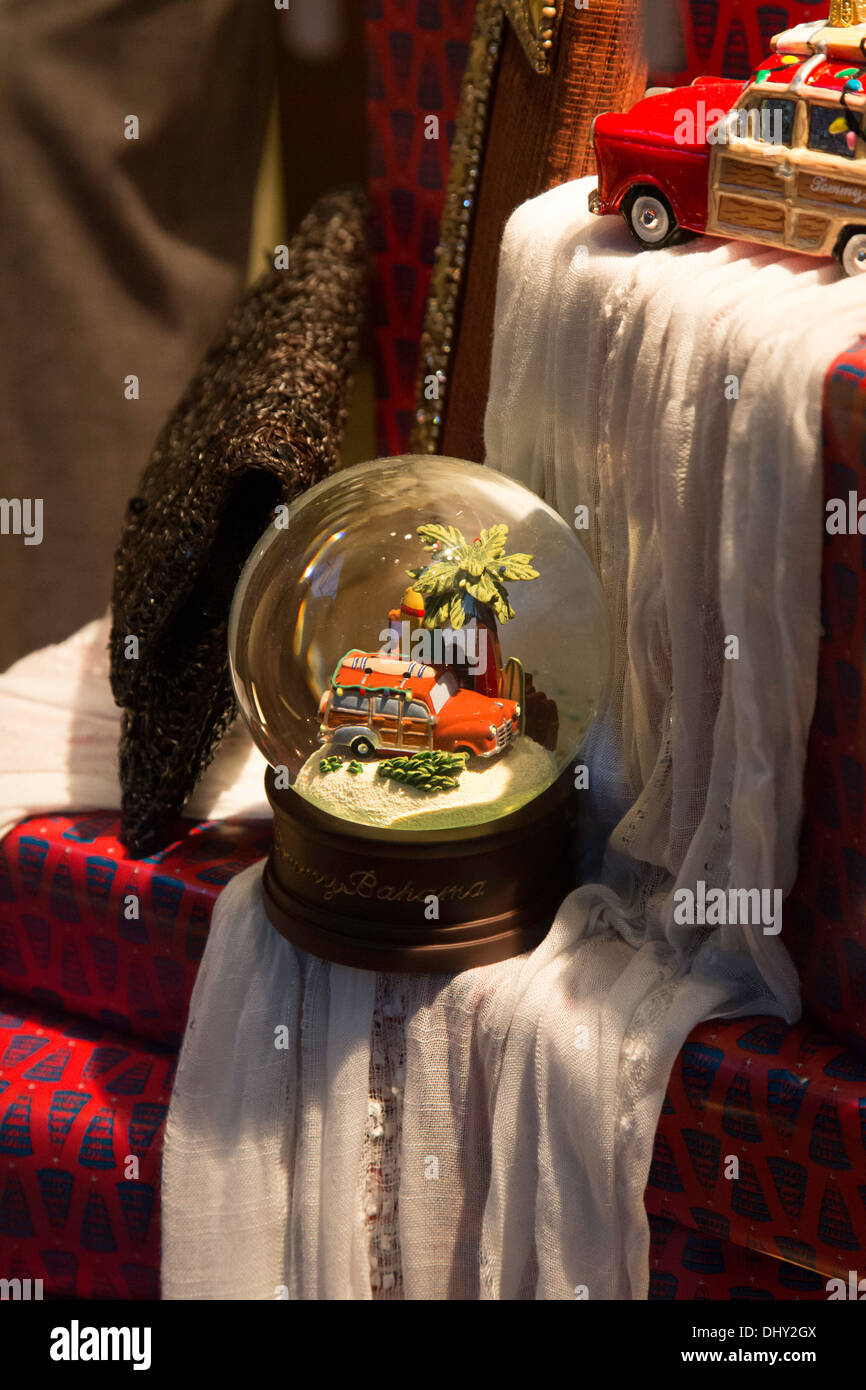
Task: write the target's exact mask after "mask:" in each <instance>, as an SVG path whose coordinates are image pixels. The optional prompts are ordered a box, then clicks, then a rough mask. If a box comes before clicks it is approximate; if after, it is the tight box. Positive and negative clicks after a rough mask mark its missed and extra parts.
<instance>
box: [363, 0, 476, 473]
mask: <svg viewBox="0 0 866 1390" xmlns="http://www.w3.org/2000/svg"><path fill="white" fill-rule="evenodd" d="M366 6H367V92H368V100H367V121H368V127H369V131H370V200H371V203H372V209H373V215H372V235H373V250H374V255H375V258H376V329H375V333H376V372H377V383H376V395H377V401H378V406H377V431H376V432H377V441H376V446H377V449H378V451H379V453H380V454H381V455H390V454H399V453H402V452H403V451H404V450H405V448H406V446H407V444H408V440H409V431H410V429H411V426H412V416H413V413H414V410H415V378H416V376H417V372H418V344H419V341H420V337H421V327H422V324H423V322H424V306H425V303H426V299H427V290H428V287H429V284H430V274H431V271H432V269H433V256H434V253H435V250H436V244H437V242H438V240H439V221H440V218H441V215H442V208H443V206H444V202H445V189H446V185H447V183H448V170H449V165H450V147H451V139H452V136H453V134H454V118H455V116H456V113H457V102H458V98H459V95H460V83H461V81H462V78H463V69H464V67H465V66H466V57H467V53H468V45H469V39H470V37H471V35H472V25H473V20H474V16H475V0H366ZM427 116H436V117H438V120H439V138H438V139H427V138H426V134H425V118H426V117H427Z"/></svg>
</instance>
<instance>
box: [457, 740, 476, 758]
mask: <svg viewBox="0 0 866 1390" xmlns="http://www.w3.org/2000/svg"><path fill="white" fill-rule="evenodd" d="M454 752H455V753H465V754H466V756H467V757H469V758H474V757H475V749H474V748H470V747H469V744H468V743H459V744H458V745H457V747H456V748H455V749H454Z"/></svg>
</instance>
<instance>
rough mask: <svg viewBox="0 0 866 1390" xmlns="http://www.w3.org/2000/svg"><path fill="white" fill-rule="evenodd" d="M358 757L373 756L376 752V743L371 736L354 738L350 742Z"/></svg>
mask: <svg viewBox="0 0 866 1390" xmlns="http://www.w3.org/2000/svg"><path fill="white" fill-rule="evenodd" d="M349 747H350V748H351V750H352V752H353V753H354V754H355V757H356V758H372V757H373V755H374V753H375V752H376V745H375V743H374V742H373V740H372V739H371V738H364V737H363V736H362V737H361V738H354V739H352V742H351V743H350V744H349Z"/></svg>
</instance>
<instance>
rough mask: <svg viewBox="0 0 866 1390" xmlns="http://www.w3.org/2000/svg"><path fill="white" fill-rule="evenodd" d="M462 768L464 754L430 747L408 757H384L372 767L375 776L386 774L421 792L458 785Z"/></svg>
mask: <svg viewBox="0 0 866 1390" xmlns="http://www.w3.org/2000/svg"><path fill="white" fill-rule="evenodd" d="M465 767H466V754H465V753H443V752H441V751H437V750H434V749H431V751H430V752H427V753H415V754H413V755H412V756H411V757H408V758H388V759H387V760H386V761H385V762H383V763H380V764H379V766H378V768H377V769H376V776H377V777H390V778H391V779H392V781H394V782H403V783H405V785H406V786H407V787H418V788H419V789H420V790H421V791H424V792H444V791H452V790H453V788H454V787H457V786H459V785H460V774H461V772H463V771H464V769H465Z"/></svg>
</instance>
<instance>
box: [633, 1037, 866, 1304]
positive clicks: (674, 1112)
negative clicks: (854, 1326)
mask: <svg viewBox="0 0 866 1390" xmlns="http://www.w3.org/2000/svg"><path fill="white" fill-rule="evenodd" d="M864 1140H866V1061H864V1060H863V1059H862V1058H859V1057H857V1056H856V1055H855V1054H854V1053H852V1052H849V1051H847V1050H846V1049H845V1048H842V1047H840V1045H839V1043H838V1042H837V1040H836V1039H835V1038H833V1037H831V1036H830V1035H829V1034H827V1033H826V1032H825V1031H824V1030H822V1029H821V1030H819V1029H818V1028H816V1027H815V1026H814V1024H813V1023H812V1022H811V1021H810V1020H807V1021H803V1022H801V1023H799V1024H797V1025H795V1026H794V1027H793V1028H792V1027H789V1026H788V1025H787V1024H786V1023H784V1022H782V1021H781V1020H779V1019H770V1018H746V1019H737V1020H735V1021H734V1022H721V1021H712V1022H710V1023H705V1024H702V1025H701V1026H700V1027H699V1028H697V1029H695V1031H694V1032H693V1033H692V1036H691V1037H690V1038H689V1041H688V1042H687V1043H686V1045H685V1047H684V1048H683V1050H682V1052H681V1053H680V1056H679V1058H678V1059H677V1062H676V1065H675V1066H674V1070H673V1073H672V1075H671V1079H670V1084H669V1086H668V1092H667V1096H666V1098H665V1105H664V1109H663V1111H662V1116H661V1120H660V1122H659V1127H658V1131H657V1133H656V1141H655V1150H654V1155H653V1163H652V1168H651V1170H650V1178H649V1184H648V1186H647V1193H646V1205H647V1210H648V1211H649V1212H650V1213H651V1214H652V1215H653V1216H654V1217H658V1218H660V1219H661V1220H663V1221H666V1222H668V1223H674V1224H676V1225H678V1226H681V1227H683V1228H685V1229H687V1230H688V1231H690V1232H692V1233H693V1238H692V1240H691V1242H690V1245H689V1249H690V1251H691V1255H690V1258H691V1260H692V1263H691V1264H690V1265H689V1266H685V1267H686V1268H691V1270H692V1271H693V1272H700V1273H702V1274H703V1275H706V1276H709V1275H720V1274H724V1273H725V1272H726V1269H727V1263H726V1259H725V1255H724V1249H723V1247H725V1246H732V1247H734V1248H739V1249H743V1248H748V1249H749V1250H753V1251H757V1252H758V1253H760V1254H764V1255H767V1256H768V1257H770V1258H769V1260H768V1262H767V1268H768V1269H769V1268H770V1267H771V1266H772V1265H773V1264H774V1263H782V1264H785V1265H788V1266H791V1269H790V1270H789V1271H788V1272H787V1273H786V1274H785V1276H784V1280H782V1282H781V1285H780V1288H789V1289H791V1288H794V1287H796V1288H798V1289H799V1290H801V1291H802V1292H806V1291H808V1290H810V1289H813V1290H817V1289H818V1288H819V1287H820V1288H821V1290H822V1291H823V1292H824V1297H826V1289H825V1285H826V1281H827V1279H828V1278H833V1277H837V1276H840V1275H841V1276H842V1277H843V1278H845V1277H847V1272H848V1270H849V1269H852V1268H856V1267H857V1265H858V1262H859V1266H860V1268H862V1267H863V1263H864V1256H866V1202H864V1200H863V1198H864V1188H863V1180H864V1175H866V1156H864ZM734 1160H736V1162H734ZM735 1272H736V1277H737V1278H739V1268H738V1269H737V1270H736V1271H735ZM795 1275H796V1282H792V1281H794V1280H795ZM786 1281H787V1282H786ZM671 1287H672V1286H668V1293H666V1294H665V1293H663V1292H661V1291H659V1293H658V1296H659V1297H669V1296H671V1297H683V1296H685V1295H684V1294H683V1293H681V1292H678V1291H675V1292H674V1293H671V1292H670V1289H671ZM658 1288H659V1290H661V1285H658ZM691 1296H692V1297H694V1294H692V1295H691ZM713 1296H715V1295H713ZM770 1296H772V1297H779V1296H784V1295H781V1294H780V1293H779V1292H777V1293H776V1294H773V1295H770ZM787 1296H788V1297H792V1296H793V1295H792V1294H788V1295H787Z"/></svg>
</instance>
